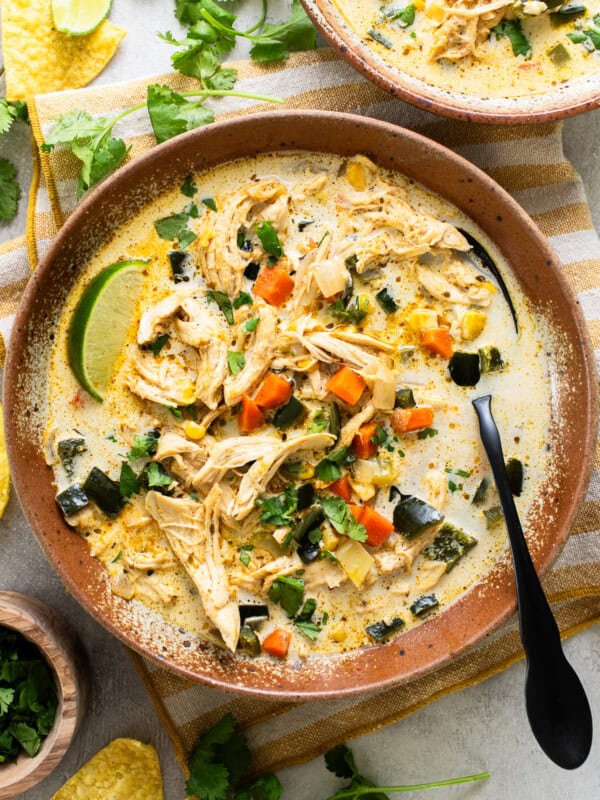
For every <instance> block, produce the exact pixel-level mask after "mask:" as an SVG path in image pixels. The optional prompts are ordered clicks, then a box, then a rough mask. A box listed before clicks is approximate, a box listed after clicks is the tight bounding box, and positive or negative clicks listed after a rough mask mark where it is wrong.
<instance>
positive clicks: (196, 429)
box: [183, 419, 206, 441]
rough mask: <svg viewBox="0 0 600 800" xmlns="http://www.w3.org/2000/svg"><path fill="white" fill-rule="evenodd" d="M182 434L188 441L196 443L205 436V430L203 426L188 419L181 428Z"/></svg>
mask: <svg viewBox="0 0 600 800" xmlns="http://www.w3.org/2000/svg"><path fill="white" fill-rule="evenodd" d="M183 432H184V433H185V435H186V436H187V437H188V439H194V440H195V441H198V439H202V438H203V437H204V436H205V434H206V428H205V427H204V425H200V424H199V423H198V422H194V421H193V420H192V419H188V420H186V422H185V424H184V426H183Z"/></svg>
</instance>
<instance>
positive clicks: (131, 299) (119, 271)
mask: <svg viewBox="0 0 600 800" xmlns="http://www.w3.org/2000/svg"><path fill="white" fill-rule="evenodd" d="M147 265H148V262H147V261H143V260H141V259H135V260H129V261H119V262H117V263H116V264H112V265H111V266H110V267H106V269H103V270H102V272H100V273H98V275H96V276H95V277H94V278H93V280H92V281H91V283H90V284H89V285H88V286H87V288H86V289H85V291H84V293H83V295H82V296H81V298H80V300H79V303H78V304H77V307H76V308H75V312H74V313H73V318H72V319H71V325H70V328H69V336H68V345H67V347H68V354H69V364H70V366H71V369H72V370H73V372H74V374H75V377H76V378H77V380H78V381H79V383H80V384H81V385H82V386H83V388H84V389H85V390H86V391H87V392H89V393H90V394H91V395H92V397H93V398H95V399H96V400H98V401H99V402H100V403H101V402H102V401H103V399H104V398H103V394H104V392H105V390H106V387H107V386H108V383H109V381H110V378H111V375H112V371H113V368H114V365H115V361H116V359H117V357H118V355H119V353H120V351H121V349H122V347H123V341H124V339H125V336H126V334H127V331H128V329H129V327H130V325H131V323H132V321H133V319H134V315H135V311H136V305H137V299H138V297H139V295H140V292H141V289H142V286H143V284H144V277H145V276H144V270H145V268H146V267H147Z"/></svg>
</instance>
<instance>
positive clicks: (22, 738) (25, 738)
mask: <svg viewBox="0 0 600 800" xmlns="http://www.w3.org/2000/svg"><path fill="white" fill-rule="evenodd" d="M8 731H9V733H11V734H12V735H13V736H14V737H15V739H16V740H17V741H18V742H19V744H20V745H21V747H22V748H23V750H25V752H26V753H27V755H30V756H35V755H36V754H37V752H38V751H39V749H40V747H41V745H42V740H41V739H40V735H39V733H38V732H37V731H36V730H35V728H32V727H31V726H30V725H28V724H27V723H26V722H13V723H12V724H11V725H10V727H9V729H8Z"/></svg>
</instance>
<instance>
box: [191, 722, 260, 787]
mask: <svg viewBox="0 0 600 800" xmlns="http://www.w3.org/2000/svg"><path fill="white" fill-rule="evenodd" d="M244 738H245V737H243V735H242V734H240V733H238V732H236V730H235V719H234V718H233V717H232V715H231V714H227V716H225V717H223V718H222V719H221V720H220V721H219V722H217V724H216V725H215V726H214V727H213V728H211V729H210V730H209V731H207V733H205V734H204V735H203V736H201V737H200V739H199V740H198V743H197V745H196V749H195V750H194V753H193V755H192V759H191V763H190V777H189V779H188V780H187V782H186V784H185V790H186V792H187V793H188V794H192V795H197V797H198V798H199V799H200V800H227V798H228V796H229V789H230V788H231V787H232V783H233V780H232V776H231V774H230V771H229V769H228V767H227V766H226V761H225V759H226V758H227V750H228V748H232V749H233V748H235V751H236V753H237V757H238V758H239V760H240V763H239V764H238V766H237V767H236V774H241V773H242V772H244V771H245V770H246V769H247V767H248V762H249V753H248V750H247V748H246V749H245V750H244V747H243V746H242V745H241V742H242V740H244Z"/></svg>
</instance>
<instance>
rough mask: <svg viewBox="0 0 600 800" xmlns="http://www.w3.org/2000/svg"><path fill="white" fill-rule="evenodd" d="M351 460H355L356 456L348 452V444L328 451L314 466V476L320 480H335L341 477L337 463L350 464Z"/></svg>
mask: <svg viewBox="0 0 600 800" xmlns="http://www.w3.org/2000/svg"><path fill="white" fill-rule="evenodd" d="M353 461H356V458H355V456H354V455H353V454H352V453H350V452H349V446H348V445H346V446H345V447H340V449H339V450H335V451H334V452H333V453H329V455H328V456H326V457H325V458H323V459H322V460H321V461H319V463H318V464H317V466H316V467H315V477H316V478H318V479H319V480H320V481H326V482H331V481H337V479H338V478H341V477H342V470H341V469H340V468H339V466H338V465H339V464H352V462H353Z"/></svg>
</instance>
